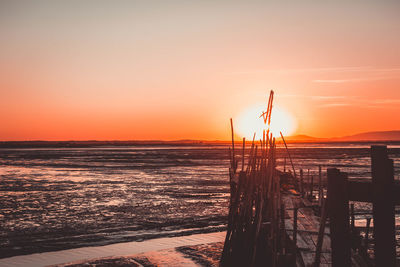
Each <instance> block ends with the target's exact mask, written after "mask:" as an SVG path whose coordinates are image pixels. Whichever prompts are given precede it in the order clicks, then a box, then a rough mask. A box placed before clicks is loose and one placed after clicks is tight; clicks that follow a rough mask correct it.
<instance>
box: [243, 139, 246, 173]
mask: <svg viewBox="0 0 400 267" xmlns="http://www.w3.org/2000/svg"><path fill="white" fill-rule="evenodd" d="M245 148H246V138H245V137H243V150H242V171H244V150H245Z"/></svg>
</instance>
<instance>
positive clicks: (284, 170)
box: [283, 157, 294, 175]
mask: <svg viewBox="0 0 400 267" xmlns="http://www.w3.org/2000/svg"><path fill="white" fill-rule="evenodd" d="M283 172H284V173H286V157H285V158H284V161H283ZM293 175H294V174H293Z"/></svg>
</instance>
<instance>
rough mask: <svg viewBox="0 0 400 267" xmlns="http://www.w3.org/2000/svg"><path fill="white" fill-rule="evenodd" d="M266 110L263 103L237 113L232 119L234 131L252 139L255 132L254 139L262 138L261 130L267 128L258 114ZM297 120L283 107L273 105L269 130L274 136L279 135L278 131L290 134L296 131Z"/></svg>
mask: <svg viewBox="0 0 400 267" xmlns="http://www.w3.org/2000/svg"><path fill="white" fill-rule="evenodd" d="M265 110H266V105H265V104H259V105H254V106H252V107H250V108H248V109H246V110H244V111H243V112H241V113H240V114H239V116H237V117H236V118H235V119H234V124H235V129H236V133H237V134H238V135H240V136H241V137H246V139H248V140H251V139H253V135H254V133H256V137H255V140H259V139H260V138H262V133H263V130H266V129H267V127H268V126H267V125H266V124H264V120H263V118H262V117H261V118H260V115H261V113H262V112H263V111H265ZM296 128H297V122H296V120H295V119H294V117H293V116H292V115H291V114H290V113H289V112H287V111H285V110H284V109H282V108H280V107H278V106H273V108H272V116H271V125H270V132H272V135H273V136H274V137H279V136H280V133H279V132H282V134H283V135H284V136H287V135H291V134H293V133H294V132H295V131H296Z"/></svg>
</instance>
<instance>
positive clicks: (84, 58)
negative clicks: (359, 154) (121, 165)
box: [0, 1, 400, 140]
mask: <svg viewBox="0 0 400 267" xmlns="http://www.w3.org/2000/svg"><path fill="white" fill-rule="evenodd" d="M398 14H400V2H399V1H318V2H316V1H292V2H285V3H283V1H1V2H0V114H1V115H0V125H1V126H0V140H37V139H40V140H88V139H97V140H106V139H107V140H110V139H111V140H118V139H119V140H132V139H142V140H143V139H146V140H149V139H163V140H176V139H206V140H216V139H219V140H224V139H229V137H230V135H229V131H230V128H229V118H230V117H233V118H234V121H235V118H237V117H239V116H240V114H241V113H242V112H243V111H244V110H246V109H248V108H249V107H252V106H256V105H258V104H259V103H260V102H261V103H264V102H265V103H266V102H267V100H268V99H267V98H268V94H269V90H270V89H273V90H274V91H275V93H276V95H275V104H276V105H277V106H279V107H280V108H281V109H283V110H285V111H287V112H289V113H290V114H292V116H293V117H294V118H295V119H296V121H297V130H296V132H295V134H306V135H310V136H316V137H334V136H344V135H349V134H356V133H359V132H364V131H383V130H399V129H400V126H399V125H400V116H398V114H399V111H400V108H399V104H400V49H399V47H400V16H398ZM238 138H239V136H238Z"/></svg>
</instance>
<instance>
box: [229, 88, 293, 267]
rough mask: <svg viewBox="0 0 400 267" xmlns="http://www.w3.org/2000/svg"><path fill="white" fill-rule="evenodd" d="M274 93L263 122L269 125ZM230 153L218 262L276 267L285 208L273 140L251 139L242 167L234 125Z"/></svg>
mask: <svg viewBox="0 0 400 267" xmlns="http://www.w3.org/2000/svg"><path fill="white" fill-rule="evenodd" d="M272 99H273V92H272V91H271V95H270V100H269V102H268V109H267V111H266V112H264V113H263V116H264V121H265V122H268V123H269V122H270V117H271V111H272ZM231 130H232V148H230V149H229V153H230V161H231V162H230V168H229V177H230V192H231V198H230V205H229V215H228V229H227V234H226V238H225V244H224V249H223V253H222V258H221V266H260V265H264V266H265V264H268V265H270V266H276V265H277V262H278V258H279V255H280V254H281V253H284V251H283V250H284V241H283V240H284V239H285V234H286V233H285V231H284V223H282V222H284V220H283V218H284V214H283V213H284V207H283V205H282V202H281V195H280V176H279V175H278V173H277V170H276V144H275V138H274V137H273V136H272V133H270V132H269V130H268V129H267V130H265V131H264V132H263V137H262V140H260V141H259V144H258V142H255V140H254V137H253V141H252V143H251V148H250V151H249V152H248V157H247V166H245V151H244V150H245V139H243V151H242V153H241V154H242V158H241V165H242V166H241V167H242V168H241V171H238V163H239V162H240V160H238V159H237V158H236V154H235V146H234V140H233V137H234V132H233V123H232V119H231Z"/></svg>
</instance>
